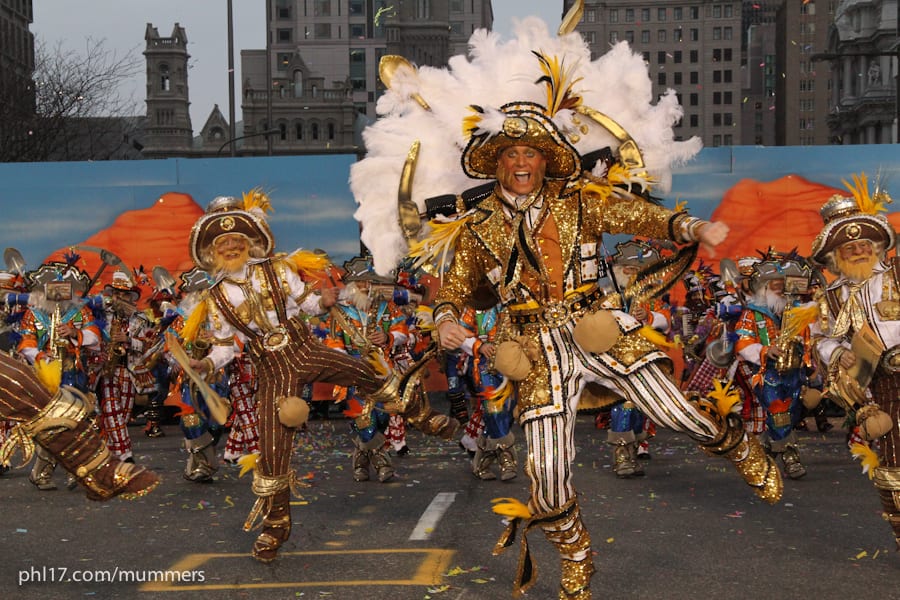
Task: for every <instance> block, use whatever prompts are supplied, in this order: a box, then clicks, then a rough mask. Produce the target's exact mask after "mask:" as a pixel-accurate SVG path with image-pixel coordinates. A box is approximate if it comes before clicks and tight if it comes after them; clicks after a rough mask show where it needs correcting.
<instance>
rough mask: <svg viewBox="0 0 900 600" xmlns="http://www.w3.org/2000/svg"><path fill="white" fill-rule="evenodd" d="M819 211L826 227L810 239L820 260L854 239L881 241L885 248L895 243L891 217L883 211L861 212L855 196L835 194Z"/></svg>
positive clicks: (813, 249) (813, 256) (816, 258)
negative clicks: (875, 212)
mask: <svg viewBox="0 0 900 600" xmlns="http://www.w3.org/2000/svg"><path fill="white" fill-rule="evenodd" d="M819 214H821V215H822V220H823V221H824V222H825V227H823V228H822V231H820V232H819V235H817V236H816V239H815V240H814V241H813V245H812V252H811V254H812V258H813V259H814V260H816V261H818V262H820V263H824V262H825V257H826V256H827V255H828V253H829V252H831V251H832V250H834V249H836V248H839V247H840V246H842V245H843V244H846V243H847V242H854V241H856V240H869V241H872V242H884V249H885V251H887V250H890V249H891V248H893V247H894V244H895V242H896V234H895V233H894V228H893V226H892V225H891V223H890V221H888V220H887V218H885V216H884V215H881V214H871V213H867V212H863V210H862V209H861V208H860V206H859V203H858V201H857V200H856V199H855V198H852V197H846V196H842V195H840V194H835V195H834V196H832V197H831V198H830V199H829V200H828V202H826V203H825V204H824V205H823V206H822V208H821V209H820V210H819Z"/></svg>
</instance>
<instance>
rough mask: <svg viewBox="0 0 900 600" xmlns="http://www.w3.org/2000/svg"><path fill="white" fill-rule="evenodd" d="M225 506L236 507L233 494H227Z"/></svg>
mask: <svg viewBox="0 0 900 600" xmlns="http://www.w3.org/2000/svg"><path fill="white" fill-rule="evenodd" d="M225 508H234V501H233V500H232V499H231V496H225Z"/></svg>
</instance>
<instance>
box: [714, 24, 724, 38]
mask: <svg viewBox="0 0 900 600" xmlns="http://www.w3.org/2000/svg"><path fill="white" fill-rule="evenodd" d="M713 39H714V40H721V39H722V28H721V27H713Z"/></svg>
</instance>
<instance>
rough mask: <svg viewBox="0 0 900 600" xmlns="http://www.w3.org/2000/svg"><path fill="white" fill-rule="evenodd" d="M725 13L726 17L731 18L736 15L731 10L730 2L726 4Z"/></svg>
mask: <svg viewBox="0 0 900 600" xmlns="http://www.w3.org/2000/svg"><path fill="white" fill-rule="evenodd" d="M724 14H725V18H726V19H730V18H731V17H732V16H734V13H733V12H732V11H731V5H730V4H726V5H725V13H724Z"/></svg>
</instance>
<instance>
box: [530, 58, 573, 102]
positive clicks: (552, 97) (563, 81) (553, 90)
mask: <svg viewBox="0 0 900 600" xmlns="http://www.w3.org/2000/svg"><path fill="white" fill-rule="evenodd" d="M534 55H535V56H537V58H538V61H539V62H540V63H541V71H543V72H544V75H543V76H542V77H541V78H540V79H538V80H537V81H536V82H535V83H541V82H544V83H545V84H546V86H547V115H549V116H553V115H555V114H556V113H557V112H558V111H560V110H563V109H567V108H568V109H572V108H575V107H577V106H579V105H580V104H581V96H579V95H578V94H576V93H575V92H574V91H573V89H572V88H573V86H574V85H575V84H576V83H578V82H579V81H581V79H582V78H581V77H579V78H578V79H572V73H573V71H575V68H574V67H569V68H568V69H567V68H566V67H565V66H564V64H563V62H560V61H559V59H558V58H557V57H556V56H554V57H552V58H550V57H547V56H544V55H543V54H541V53H540V52H534Z"/></svg>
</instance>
